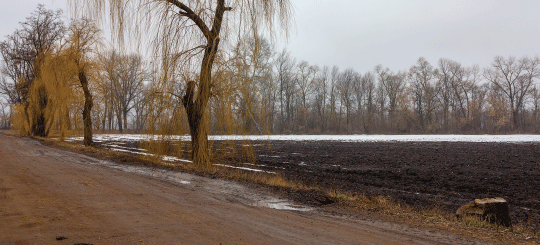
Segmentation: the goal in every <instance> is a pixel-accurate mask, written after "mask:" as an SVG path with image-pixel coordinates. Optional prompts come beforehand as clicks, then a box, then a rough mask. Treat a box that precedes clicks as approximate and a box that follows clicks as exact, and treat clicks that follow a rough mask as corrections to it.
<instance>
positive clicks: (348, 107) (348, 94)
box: [337, 69, 360, 131]
mask: <svg viewBox="0 0 540 245" xmlns="http://www.w3.org/2000/svg"><path fill="white" fill-rule="evenodd" d="M358 80H360V74H358V73H357V72H355V71H354V70H353V69H347V70H345V71H344V72H343V73H342V74H341V75H340V79H339V83H338V86H337V89H338V91H339V96H340V98H341V104H342V105H343V106H345V121H346V123H347V131H349V130H350V121H351V112H352V109H353V108H352V107H353V103H354V86H355V83H358Z"/></svg>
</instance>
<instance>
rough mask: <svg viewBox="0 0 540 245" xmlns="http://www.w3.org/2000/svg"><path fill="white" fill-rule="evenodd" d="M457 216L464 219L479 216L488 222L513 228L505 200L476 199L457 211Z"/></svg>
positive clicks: (497, 198) (498, 198)
mask: <svg viewBox="0 0 540 245" xmlns="http://www.w3.org/2000/svg"><path fill="white" fill-rule="evenodd" d="M456 216H457V217H458V218H462V217H465V216H477V217H480V218H482V219H484V220H486V221H488V222H491V223H494V224H499V225H503V226H506V227H509V226H512V221H511V219H510V215H509V213H508V203H507V202H506V200H504V198H501V197H496V198H484V199H475V200H474V201H473V202H470V203H468V204H466V205H464V206H462V207H460V208H459V209H458V210H457V211H456Z"/></svg>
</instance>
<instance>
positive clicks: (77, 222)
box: [0, 133, 478, 244]
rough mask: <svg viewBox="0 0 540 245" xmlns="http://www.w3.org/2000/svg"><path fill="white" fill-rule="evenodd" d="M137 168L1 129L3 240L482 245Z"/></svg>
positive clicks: (0, 240) (0, 229)
mask: <svg viewBox="0 0 540 245" xmlns="http://www.w3.org/2000/svg"><path fill="white" fill-rule="evenodd" d="M128 170H129V169H128ZM128 170H126V169H124V168H122V167H119V166H118V165H114V164H113V165H108V164H107V163H103V162H102V161H100V160H97V159H93V158H89V157H87V156H83V155H79V154H75V153H71V152H65V151H61V150H57V149H52V148H49V147H46V146H43V145H41V144H40V143H39V142H38V141H36V140H31V139H26V138H18V137H13V136H6V135H4V134H1V133H0V244H79V243H87V244H478V243H477V242H472V241H470V240H467V239H464V238H460V237H457V236H453V235H446V234H442V233H439V232H430V231H423V230H418V229H412V228H408V227H406V226H403V225H398V224H391V223H386V222H383V221H377V220H376V219H371V218H370V219H365V220H352V219H345V218H335V217H329V216H324V215H321V214H319V213H318V212H316V211H312V212H299V211H284V210H276V209H270V208H265V207H257V206H252V205H249V204H250V202H251V201H257V200H261V199H265V198H268V196H265V195H266V194H264V195H263V194H261V195H262V196H263V197H257V196H256V195H255V194H253V193H256V192H255V191H254V190H248V189H247V188H245V187H242V186H240V185H238V184H235V183H232V182H226V181H222V180H210V179H205V178H202V177H197V176H190V175H187V174H182V173H166V172H164V171H162V170H159V171H154V172H151V171H150V172H151V173H149V171H145V170H144V169H141V168H138V169H135V171H131V172H130V171H128ZM131 170H134V169H131ZM133 172H135V173H133ZM254 195H255V196H254ZM57 237H65V238H67V239H64V240H57V239H56V238H57Z"/></svg>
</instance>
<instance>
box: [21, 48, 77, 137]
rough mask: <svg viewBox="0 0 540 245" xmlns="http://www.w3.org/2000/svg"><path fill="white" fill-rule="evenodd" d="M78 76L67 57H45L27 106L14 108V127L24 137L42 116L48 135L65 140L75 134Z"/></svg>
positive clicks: (57, 55) (49, 55) (61, 55)
mask: <svg viewBox="0 0 540 245" xmlns="http://www.w3.org/2000/svg"><path fill="white" fill-rule="evenodd" d="M76 74H77V69H76V66H75V64H74V63H73V62H72V61H71V60H70V59H69V58H68V57H67V56H65V55H63V54H61V53H60V52H59V53H55V54H48V55H46V56H45V58H44V62H43V64H42V65H41V67H40V76H39V77H38V78H37V79H36V80H35V81H34V83H33V84H32V86H31V87H30V90H29V96H28V98H29V99H28V104H27V106H26V105H22V104H21V105H16V106H14V116H13V121H14V125H15V126H16V128H17V129H19V131H20V133H21V134H22V135H26V134H27V133H28V132H31V128H30V127H31V126H30V125H31V124H30V122H33V121H35V120H39V118H40V117H39V116H38V114H39V113H43V117H42V118H43V120H44V121H45V123H44V125H45V132H47V133H46V134H47V135H48V134H49V132H51V131H53V132H54V133H58V134H59V136H60V138H61V139H62V140H63V139H64V138H65V137H66V136H69V135H71V134H72V128H73V126H75V128H78V127H77V125H78V124H80V122H78V121H80V118H79V117H78V114H79V111H80V109H79V108H80V107H81V106H80V103H81V100H80V97H81V95H80V92H79V91H77V80H76V79H74V78H76ZM44 95H45V96H44ZM25 110H27V111H28V113H27V114H28V118H26V116H25V114H26V113H25Z"/></svg>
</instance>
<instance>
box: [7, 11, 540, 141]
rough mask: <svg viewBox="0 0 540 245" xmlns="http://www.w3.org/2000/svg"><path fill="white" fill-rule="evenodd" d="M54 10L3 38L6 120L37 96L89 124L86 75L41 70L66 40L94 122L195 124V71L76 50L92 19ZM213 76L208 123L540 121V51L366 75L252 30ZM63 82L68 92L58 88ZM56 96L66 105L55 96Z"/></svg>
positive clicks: (339, 128)
mask: <svg viewBox="0 0 540 245" xmlns="http://www.w3.org/2000/svg"><path fill="white" fill-rule="evenodd" d="M40 11H41V12H40ZM47 11H48V12H47ZM39 14H45V15H46V16H49V17H50V18H56V19H55V21H56V22H54V23H56V24H57V25H56V26H52V27H50V28H56V29H53V30H48V31H49V32H47V33H48V34H50V35H45V36H46V37H48V38H50V40H47V42H44V43H43V45H49V46H47V47H46V49H42V50H41V51H39V52H38V51H36V50H37V49H36V48H37V47H32V46H31V45H30V44H31V43H32V41H35V40H31V38H32V37H35V35H33V34H35V33H31V32H32V31H40V30H37V29H32V28H33V26H32V24H33V23H32V21H40V20H41V19H39V18H37V17H36V16H40V15H39ZM58 16H59V13H57V12H53V11H49V10H45V9H43V8H41V9H38V11H36V12H35V13H34V17H36V19H32V18H29V19H27V22H25V23H22V27H21V29H19V30H16V31H15V32H14V34H13V35H10V36H8V37H7V38H6V40H4V41H2V42H1V43H0V52H1V55H2V58H3V59H2V64H1V71H2V74H1V77H0V93H1V94H2V98H1V99H0V127H2V128H10V127H20V126H21V125H22V124H24V122H20V121H17V119H16V115H17V113H23V111H24V112H25V113H28V110H31V109H32V106H31V104H25V103H30V102H28V101H32V100H41V101H42V102H43V103H41V104H40V106H41V107H36V108H37V109H36V108H34V109H33V110H35V111H40V110H41V111H42V112H39V113H41V114H39V113H38V114H39V116H36V117H35V118H34V119H33V120H38V119H39V118H41V117H43V118H41V119H39V120H44V121H45V127H46V129H45V130H46V131H47V132H48V131H54V130H58V129H60V127H66V128H68V129H69V130H72V131H76V130H82V128H83V118H82V112H83V109H84V106H85V102H84V96H83V93H84V92H83V91H82V90H81V89H80V85H78V84H76V83H73V81H70V79H71V78H66V79H65V80H66V81H65V84H57V85H51V84H49V83H47V82H46V81H45V80H47V79H52V77H57V76H59V74H60V72H59V71H58V72H44V71H45V70H44V69H47V71H54V69H57V68H54V67H48V68H47V67H46V66H44V65H43V64H60V67H64V68H66V67H70V65H66V64H68V63H62V62H61V61H60V58H59V57H60V56H59V55H60V54H66V52H68V51H69V52H79V53H83V54H85V55H86V56H84V57H86V58H85V61H84V62H87V63H88V64H91V66H90V65H89V66H88V67H91V68H92V69H91V70H89V71H88V74H89V75H88V79H89V83H88V86H89V88H88V89H89V91H90V93H91V94H92V96H93V109H92V128H93V129H94V130H97V131H100V130H102V131H119V132H124V131H128V132H137V133H139V132H164V131H167V132H169V133H177V134H185V133H189V127H188V125H187V122H186V118H185V116H182V115H184V114H185V111H184V110H185V109H184V106H183V105H182V96H181V95H183V94H185V91H186V89H189V88H187V87H186V86H188V85H186V84H189V82H186V81H187V79H193V77H196V76H197V74H192V76H191V77H189V76H185V75H184V74H186V73H185V71H183V70H182V69H178V70H182V72H183V73H175V71H170V70H169V71H165V70H166V69H160V67H161V64H163V62H165V61H164V60H165V59H161V60H155V59H150V58H145V57H143V56H142V55H141V54H137V53H123V52H121V51H119V50H114V49H112V48H111V47H104V46H103V45H102V46H100V47H99V48H98V47H97V46H88V48H89V49H91V50H90V51H91V52H90V51H89V50H78V51H77V50H75V51H73V47H75V46H73V43H76V41H74V39H73V38H74V36H76V35H75V34H76V33H77V31H78V30H79V31H80V28H79V29H77V27H80V26H81V25H84V24H87V25H88V24H89V23H86V22H80V21H79V22H76V23H71V24H70V25H69V26H65V25H64V23H62V22H61V21H60V19H59V18H58ZM34 24H35V23H34ZM90 24H91V23H90ZM84 30H87V29H84ZM41 31H43V30H41ZM90 38H94V37H90ZM79 41H80V40H79ZM96 43H97V42H96ZM40 48H43V47H40ZM70 48H71V49H70ZM84 52H87V53H84ZM32 55H34V56H32ZM70 57H71V56H70ZM77 57H79V56H77ZM359 59H361V57H359ZM53 61H54V62H53ZM40 62H41V63H40ZM55 62H56V63H55ZM65 62H68V61H65ZM61 64H63V65H61ZM85 64H86V63H85ZM352 65H353V64H351V66H352ZM36 67H40V70H39V69H38V70H39V72H40V73H39V75H40V76H39V77H38V76H37V75H35V74H37V73H36V72H37V70H36ZM73 69H74V70H76V69H77V67H75V65H74V68H73ZM60 70H62V69H60ZM62 71H65V69H64V70H62ZM165 72H168V73H169V74H168V75H167V76H164V73H165ZM164 77H166V79H165V78H164ZM37 79H41V80H44V81H45V82H44V84H45V85H43V88H44V89H45V88H46V89H47V90H46V91H49V92H48V93H47V94H45V95H44V94H43V93H44V92H43V91H45V90H43V91H42V90H39V89H37V88H32V84H33V83H36V81H37ZM213 79H214V81H215V84H217V86H213V87H212V88H211V95H212V97H211V99H210V104H209V110H208V111H207V113H208V114H209V115H210V117H209V122H208V124H209V126H210V134H238V133H241V134H499V133H502V134H505V133H538V132H539V129H540V113H539V112H540V108H539V106H540V104H539V103H540V91H539V88H538V80H539V79H540V59H539V58H538V57H533V58H531V57H521V58H516V57H499V56H497V57H495V58H494V59H493V62H492V64H491V65H490V66H489V67H478V66H471V67H466V66H462V65H461V64H460V63H459V62H458V61H453V60H449V59H444V58H441V59H440V60H439V61H438V62H437V63H436V64H430V63H429V62H428V61H427V60H426V59H424V58H419V59H418V61H417V62H416V63H415V64H412V66H411V67H410V69H409V70H405V71H392V70H390V69H388V68H386V67H384V66H383V65H378V66H376V67H374V68H373V70H371V71H369V72H366V73H364V74H360V73H359V72H357V71H355V70H353V69H340V68H339V67H336V66H334V67H328V66H323V67H320V66H317V65H312V64H309V63H308V62H306V61H298V60H296V59H295V58H294V57H291V55H290V53H289V52H288V51H287V50H283V51H276V50H275V47H274V46H273V45H272V43H271V42H269V41H268V40H267V39H265V38H264V37H253V36H247V37H245V38H240V39H238V40H236V41H235V44H234V45H231V47H230V48H228V49H227V50H226V51H225V52H223V53H221V55H220V56H219V57H218V58H217V60H216V65H215V66H214V71H213ZM71 80H73V79H71ZM165 80H166V81H165ZM193 80H195V79H193ZM21 81H24V82H21ZM47 81H48V80H47ZM55 86H56V87H55ZM33 89H34V90H33ZM36 89H37V90H36ZM60 89H61V90H62V91H66V92H67V93H68V94H61V93H55V92H54V90H60ZM32 91H34V92H32ZM40 91H41V92H40ZM32 93H34V94H36V96H37V97H35V98H33V97H32V96H31V95H32ZM54 96H57V97H55V98H63V99H61V101H63V102H65V103H68V104H67V105H61V103H53V102H52V100H53V97H54ZM62 96H63V97H62ZM32 98H33V99H32ZM47 108H48V109H47ZM62 108H63V109H62ZM25 110H26V111H25ZM60 117H62V118H64V119H67V120H58V118H60ZM36 118H38V119H36ZM172 121H175V123H170V122H172ZM30 124H31V123H30ZM62 125H64V126H62ZM156 130H157V131H156Z"/></svg>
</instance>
